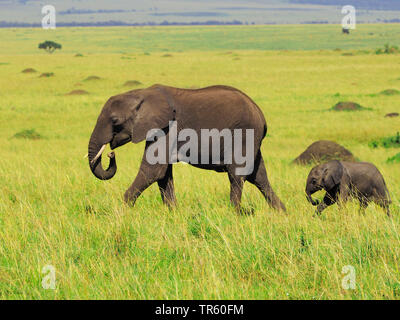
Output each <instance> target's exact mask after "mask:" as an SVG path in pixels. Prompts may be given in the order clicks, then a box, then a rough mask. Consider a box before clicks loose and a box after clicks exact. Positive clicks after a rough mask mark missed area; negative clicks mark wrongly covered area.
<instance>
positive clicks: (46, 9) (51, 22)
mask: <svg viewBox="0 0 400 320" xmlns="http://www.w3.org/2000/svg"><path fill="white" fill-rule="evenodd" d="M42 14H43V15H44V17H43V18H42V28H43V29H46V30H47V29H55V28H56V8H55V7H54V6H52V5H45V6H43V8H42Z"/></svg>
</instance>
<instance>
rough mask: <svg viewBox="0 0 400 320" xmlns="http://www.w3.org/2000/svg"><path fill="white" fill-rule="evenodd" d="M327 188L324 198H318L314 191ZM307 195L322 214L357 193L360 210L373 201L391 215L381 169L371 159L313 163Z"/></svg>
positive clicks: (389, 201) (308, 180) (308, 179)
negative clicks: (365, 160) (314, 197)
mask: <svg viewBox="0 0 400 320" xmlns="http://www.w3.org/2000/svg"><path fill="white" fill-rule="evenodd" d="M322 189H324V190H325V191H326V194H325V197H324V200H323V202H321V203H319V201H315V200H313V199H312V197H311V195H312V194H313V193H315V192H317V191H319V190H322ZM306 193H307V199H308V201H310V202H311V204H312V205H313V206H318V207H317V214H320V213H321V212H322V211H323V210H324V209H325V208H326V207H328V206H330V205H332V204H334V203H335V202H338V204H339V205H341V204H342V203H344V202H345V201H347V200H348V198H349V197H355V198H357V199H358V200H359V201H360V211H362V212H364V210H365V209H366V208H367V207H368V203H369V202H370V201H374V202H375V203H376V204H378V205H379V206H381V207H382V208H384V209H385V210H386V214H387V215H388V216H389V217H390V210H389V204H390V203H391V200H390V195H389V191H388V189H387V187H386V183H385V180H384V179H383V177H382V175H381V173H380V172H379V170H378V169H377V168H376V167H375V166H374V165H373V164H372V163H368V162H345V161H337V160H334V161H330V162H327V163H324V164H321V165H319V166H316V167H314V168H313V169H312V170H311V171H310V174H309V175H308V178H307V185H306Z"/></svg>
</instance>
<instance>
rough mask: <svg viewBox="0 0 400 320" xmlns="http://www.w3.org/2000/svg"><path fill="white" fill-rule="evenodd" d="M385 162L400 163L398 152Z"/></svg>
mask: <svg viewBox="0 0 400 320" xmlns="http://www.w3.org/2000/svg"><path fill="white" fill-rule="evenodd" d="M386 162H387V163H400V153H398V154H396V155H395V156H393V157H391V158H389V159H387V160H386Z"/></svg>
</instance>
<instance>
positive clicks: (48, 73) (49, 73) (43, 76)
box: [39, 72, 54, 78]
mask: <svg viewBox="0 0 400 320" xmlns="http://www.w3.org/2000/svg"><path fill="white" fill-rule="evenodd" d="M50 77H54V73H53V72H45V73H42V74H41V75H40V76H39V78H50Z"/></svg>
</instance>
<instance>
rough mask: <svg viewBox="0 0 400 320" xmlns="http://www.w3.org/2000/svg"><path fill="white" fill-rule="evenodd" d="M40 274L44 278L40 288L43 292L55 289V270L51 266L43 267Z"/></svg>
mask: <svg viewBox="0 0 400 320" xmlns="http://www.w3.org/2000/svg"><path fill="white" fill-rule="evenodd" d="M42 274H44V275H45V276H44V277H43V278H42V288H43V289H45V290H55V289H56V268H55V267H54V266H52V265H49V264H48V265H45V266H44V267H43V268H42Z"/></svg>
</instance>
